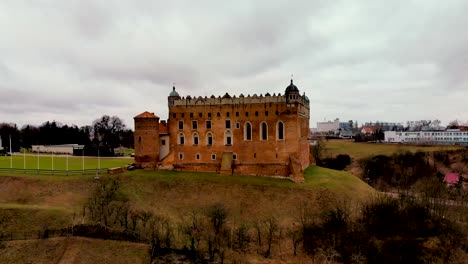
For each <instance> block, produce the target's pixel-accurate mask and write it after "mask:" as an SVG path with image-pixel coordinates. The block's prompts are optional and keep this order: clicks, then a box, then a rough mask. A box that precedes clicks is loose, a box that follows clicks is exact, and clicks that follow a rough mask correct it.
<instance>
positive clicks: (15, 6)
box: [0, 0, 468, 128]
mask: <svg viewBox="0 0 468 264" xmlns="http://www.w3.org/2000/svg"><path fill="white" fill-rule="evenodd" d="M467 10H468V1H464V0H460V1H455V0H454V1H452V0H447V1H439V0H433V1H429V0H420V1H409V0H402V1H396V0H394V1H387V0H383V1H376V0H370V1H311V0H307V1H271V0H266V1H258V0H255V1H240V0H237V1H193V0H190V1H167V0H165V1H155V0H146V1H116V0H112V1H109V0H102V1H98V0H79V1H72V0H67V1H61V0H55V1H47V0H35V1H26V0H24V1H22V0H2V1H0V96H1V97H0V122H14V123H17V124H18V125H19V126H20V127H21V126H22V125H24V124H34V125H39V124H41V123H43V122H45V121H47V120H50V121H51V120H56V121H59V122H61V123H66V124H76V125H78V126H81V125H87V124H91V122H92V121H93V120H94V119H96V118H99V117H100V116H102V115H103V114H108V115H117V116H119V117H120V118H122V119H123V120H124V122H125V124H126V125H127V126H128V127H130V128H133V116H135V115H137V114H139V113H141V112H143V111H146V110H148V111H150V112H154V113H155V114H156V115H158V116H160V117H161V119H167V116H168V110H167V96H168V95H169V93H170V92H171V90H172V83H173V82H175V83H176V89H177V91H178V92H179V93H180V95H181V96H187V95H191V96H210V95H212V94H214V95H216V96H218V95H223V94H224V93H226V92H229V93H230V94H231V95H239V94H241V93H243V94H245V95H247V94H254V93H257V94H265V93H266V92H270V93H281V94H283V93H284V90H285V88H286V86H287V85H288V84H289V79H290V76H291V74H293V75H294V82H295V84H296V85H297V86H298V88H299V90H300V92H301V94H302V93H303V92H305V94H306V95H307V96H308V97H309V98H310V102H311V120H310V124H311V127H315V126H316V122H317V121H323V120H325V119H326V120H329V119H334V118H337V117H338V118H340V119H341V120H343V121H347V120H349V119H352V120H358V122H359V123H360V124H362V123H363V122H366V121H376V120H380V121H397V122H404V121H406V120H419V119H436V118H437V119H440V120H442V121H443V124H447V123H448V122H449V121H450V120H454V119H458V120H460V121H468V106H467V105H468V31H467V30H468V15H466V11H467Z"/></svg>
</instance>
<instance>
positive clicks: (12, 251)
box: [0, 237, 149, 264]
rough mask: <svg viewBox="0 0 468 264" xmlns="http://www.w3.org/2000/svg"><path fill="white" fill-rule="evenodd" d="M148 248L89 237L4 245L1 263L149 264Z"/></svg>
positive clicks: (142, 245) (18, 242) (0, 250)
mask: <svg viewBox="0 0 468 264" xmlns="http://www.w3.org/2000/svg"><path fill="white" fill-rule="evenodd" d="M147 251H148V245H146V244H139V243H129V242H121V241H111V240H100V239H89V238H77V237H70V238H50V239H43V240H23V241H11V242H2V246H1V247H0V256H1V257H0V263H67V264H68V263H70V264H80V263H112V264H118V263H149V256H148V252H147Z"/></svg>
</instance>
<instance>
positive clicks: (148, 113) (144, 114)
mask: <svg viewBox="0 0 468 264" xmlns="http://www.w3.org/2000/svg"><path fill="white" fill-rule="evenodd" d="M137 118H159V116H157V115H155V114H154V113H150V112H148V111H145V112H143V113H141V114H139V115H137V116H135V117H134V119H137Z"/></svg>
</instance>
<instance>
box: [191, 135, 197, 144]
mask: <svg viewBox="0 0 468 264" xmlns="http://www.w3.org/2000/svg"><path fill="white" fill-rule="evenodd" d="M192 137H193V144H194V145H198V133H197V132H195V133H193V135H192Z"/></svg>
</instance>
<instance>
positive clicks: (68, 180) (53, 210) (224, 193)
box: [0, 167, 375, 263]
mask: <svg viewBox="0 0 468 264" xmlns="http://www.w3.org/2000/svg"><path fill="white" fill-rule="evenodd" d="M111 177H120V178H121V180H122V181H121V183H122V185H121V186H122V190H123V192H124V193H125V194H126V195H127V196H128V198H129V199H130V203H131V206H132V207H133V208H134V209H138V210H147V211H151V212H154V213H155V214H158V215H164V216H166V217H168V218H170V219H171V220H173V221H174V223H177V222H179V221H180V220H181V218H182V217H183V216H186V215H188V214H189V213H190V212H193V211H194V210H195V211H203V210H204V209H206V208H207V207H208V206H211V205H213V204H215V203H222V204H224V206H225V207H226V209H227V210H228V222H230V223H233V224H239V223H241V222H245V223H252V221H257V220H258V221H260V220H263V219H265V218H266V217H270V216H275V217H276V218H277V219H278V221H279V222H280V224H282V225H290V224H291V222H293V221H294V222H297V220H298V217H299V210H300V209H301V206H303V204H305V203H307V204H308V205H312V206H313V207H314V208H315V209H316V210H317V211H320V210H322V209H323V208H325V207H328V205H330V204H332V203H335V202H336V201H337V200H350V201H356V202H360V201H362V200H363V199H366V198H367V197H369V196H371V195H373V194H374V193H375V191H374V189H372V188H371V187H369V186H368V185H367V184H365V183H363V182H362V181H360V180H358V179H357V178H356V177H354V176H352V175H351V174H349V173H346V172H340V171H334V170H329V169H325V168H320V167H310V168H309V169H307V170H306V177H305V183H303V184H296V183H293V182H291V181H289V180H285V179H273V178H267V177H254V176H225V175H219V174H212V173H190V172H175V171H142V170H137V171H131V172H126V173H124V174H123V175H119V176H111ZM95 181H96V180H94V179H93V177H89V176H87V177H65V176H31V175H25V176H22V175H16V176H0V219H4V220H5V221H3V224H1V223H0V229H2V230H4V231H7V232H8V231H11V232H23V231H24V232H26V231H34V230H39V229H41V228H42V226H43V225H44V224H46V225H47V226H48V227H49V228H52V229H53V228H60V227H65V226H68V225H69V224H71V222H72V218H73V214H74V213H76V214H78V215H79V214H80V213H81V212H82V210H81V209H82V205H83V204H84V203H85V201H86V199H87V197H88V196H89V194H90V191H91V190H92V189H93V187H94V184H95ZM2 216H3V218H2ZM0 222H1V221H0ZM286 240H287V239H286V238H285V242H284V243H280V244H281V245H283V246H282V248H280V247H279V244H278V245H277V246H275V248H274V252H275V253H274V257H273V259H268V260H266V259H264V258H262V257H261V256H260V255H258V254H257V253H256V252H249V253H247V254H246V255H242V254H238V253H235V254H234V255H232V257H233V258H234V259H236V260H238V261H239V262H241V263H301V262H310V260H309V259H307V257H306V256H302V257H294V256H292V253H291V249H290V248H289V247H290V245H289V243H290V242H289V241H286ZM80 241H81V242H80ZM83 241H85V242H83ZM3 244H4V245H6V246H7V247H6V248H4V249H0V254H2V255H3V254H4V255H5V257H4V258H2V260H0V262H1V261H5V262H4V263H32V262H34V263H60V262H59V261H60V257H61V256H65V260H67V262H61V263H143V262H147V261H148V260H147V256H148V255H147V248H146V247H141V246H139V245H137V246H134V245H133V244H130V243H127V244H126V243H123V242H115V241H97V240H83V239H78V238H76V239H75V240H64V239H48V240H38V241H32V240H31V241H22V242H21V241H15V242H4V243H3ZM125 245H126V246H125ZM290 253H291V254H290ZM76 254H78V255H79V256H80V257H79V258H73V256H75V255H76ZM58 256H59V257H58ZM116 256H119V257H116ZM72 258H73V259H72ZM265 261H268V262H265Z"/></svg>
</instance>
